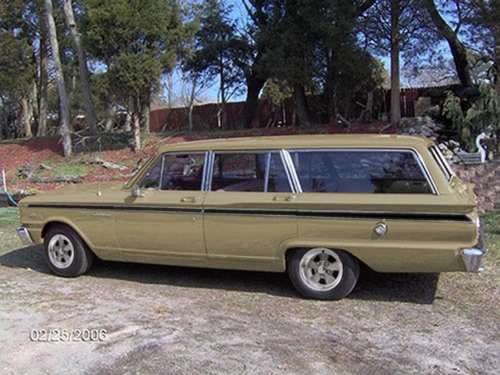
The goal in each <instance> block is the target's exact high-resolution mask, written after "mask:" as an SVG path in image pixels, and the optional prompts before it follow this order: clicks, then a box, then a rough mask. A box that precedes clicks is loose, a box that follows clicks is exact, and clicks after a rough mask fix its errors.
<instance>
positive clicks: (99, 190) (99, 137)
mask: <svg viewBox="0 0 500 375" xmlns="http://www.w3.org/2000/svg"><path fill="white" fill-rule="evenodd" d="M97 143H98V150H99V151H98V152H99V157H101V154H102V144H101V134H99V135H98V136H97ZM101 195H102V192H101V177H99V176H98V177H97V196H98V197H100V196H101Z"/></svg>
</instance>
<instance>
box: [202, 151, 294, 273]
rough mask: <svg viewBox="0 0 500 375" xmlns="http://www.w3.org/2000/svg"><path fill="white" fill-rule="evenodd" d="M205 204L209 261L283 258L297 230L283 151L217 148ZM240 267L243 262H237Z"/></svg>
mask: <svg viewBox="0 0 500 375" xmlns="http://www.w3.org/2000/svg"><path fill="white" fill-rule="evenodd" d="M210 174H211V187H210V190H209V191H208V193H207V195H206V198H205V203H204V213H205V219H204V220H205V239H206V245H207V252H208V257H209V259H213V260H226V261H243V260H244V261H245V262H247V263H246V264H247V265H249V266H248V267H249V268H251V262H256V263H266V262H271V263H272V262H275V261H277V251H278V248H279V246H280V244H281V243H282V242H283V241H285V240H287V239H288V238H291V237H294V236H296V234H297V218H296V203H295V200H296V197H297V196H296V194H294V193H293V190H292V186H291V183H290V179H289V178H288V174H287V170H286V169H285V166H284V163H283V161H282V157H281V153H280V152H279V151H259V152H255V151H248V152H241V151H238V152H216V151H215V152H214V155H213V169H212V171H211V173H210ZM236 267H237V266H236Z"/></svg>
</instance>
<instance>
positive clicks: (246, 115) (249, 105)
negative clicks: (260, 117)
mask: <svg viewBox="0 0 500 375" xmlns="http://www.w3.org/2000/svg"><path fill="white" fill-rule="evenodd" d="M246 83H247V97H246V100H245V105H244V106H243V126H244V127H245V129H250V128H251V127H252V123H253V120H254V119H255V115H256V113H257V109H258V107H259V95H260V92H261V91H262V88H263V87H264V85H265V84H266V79H263V78H259V77H257V75H256V74H255V73H252V74H251V75H250V76H249V77H247V80H246Z"/></svg>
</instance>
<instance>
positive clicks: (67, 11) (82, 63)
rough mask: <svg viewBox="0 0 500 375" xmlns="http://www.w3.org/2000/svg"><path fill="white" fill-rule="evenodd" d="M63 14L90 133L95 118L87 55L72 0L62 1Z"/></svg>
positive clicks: (92, 130) (95, 123) (94, 130)
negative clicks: (76, 57) (75, 55)
mask: <svg viewBox="0 0 500 375" xmlns="http://www.w3.org/2000/svg"><path fill="white" fill-rule="evenodd" d="M63 9H64V16H65V20H66V25H67V26H68V28H69V31H70V34H71V37H72V39H73V43H74V45H75V49H76V52H77V56H78V66H79V72H80V83H81V87H82V93H83V99H84V102H85V110H86V113H87V123H88V126H89V130H90V132H91V133H95V132H97V120H96V115H95V111H94V103H93V102H92V95H91V91H90V82H89V71H88V67H87V57H86V54H85V50H84V49H83V45H82V41H81V36H80V32H79V30H78V26H77V24H76V20H75V15H74V13H73V3H72V0H64V1H63Z"/></svg>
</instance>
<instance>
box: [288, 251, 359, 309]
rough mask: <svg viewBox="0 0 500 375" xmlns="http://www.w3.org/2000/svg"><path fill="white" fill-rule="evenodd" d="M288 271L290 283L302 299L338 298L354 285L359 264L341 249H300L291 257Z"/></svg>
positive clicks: (357, 276) (356, 280) (349, 290)
mask: <svg viewBox="0 0 500 375" xmlns="http://www.w3.org/2000/svg"><path fill="white" fill-rule="evenodd" d="M287 271H288V275H289V277H290V280H291V282H292V284H293V285H294V286H295V288H296V289H297V291H298V292H299V293H300V294H301V295H303V296H304V297H306V298H315V299H326V300H329V299H340V298H343V297H346V296H347V295H349V293H351V292H352V290H353V289H354V287H355V286H356V283H357V282H358V278H359V263H358V261H357V260H356V259H355V258H354V257H353V256H351V255H349V254H348V253H346V252H345V251H342V250H332V249H327V248H314V249H303V250H296V251H294V252H293V253H291V254H290V256H289V257H288V262H287Z"/></svg>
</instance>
